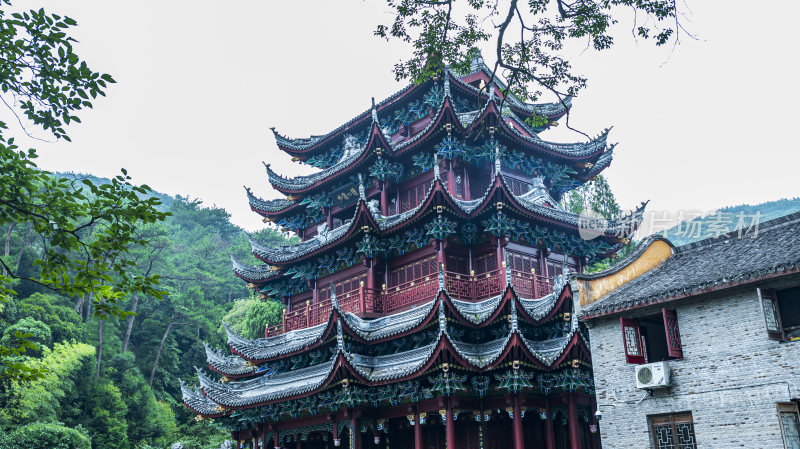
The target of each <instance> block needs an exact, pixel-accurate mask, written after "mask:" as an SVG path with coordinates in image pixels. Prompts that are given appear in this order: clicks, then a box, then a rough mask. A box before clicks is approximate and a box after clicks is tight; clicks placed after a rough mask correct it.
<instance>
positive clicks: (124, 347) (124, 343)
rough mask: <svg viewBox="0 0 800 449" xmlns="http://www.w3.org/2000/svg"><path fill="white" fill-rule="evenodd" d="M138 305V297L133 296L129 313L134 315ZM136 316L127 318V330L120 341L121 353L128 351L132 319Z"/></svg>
mask: <svg viewBox="0 0 800 449" xmlns="http://www.w3.org/2000/svg"><path fill="white" fill-rule="evenodd" d="M137 304H139V295H133V304H131V312H133V313H136V305H137ZM134 318H136V315H131V316H129V317H128V329H126V330H125V339H124V340H123V341H122V353H123V354H125V351H127V350H128V341H130V338H131V330H132V329H133V319H134Z"/></svg>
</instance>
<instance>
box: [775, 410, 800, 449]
mask: <svg viewBox="0 0 800 449" xmlns="http://www.w3.org/2000/svg"><path fill="white" fill-rule="evenodd" d="M778 416H779V417H780V421H781V435H783V445H784V446H785V447H786V449H800V414H798V411H797V404H795V403H791V402H790V403H786V404H778Z"/></svg>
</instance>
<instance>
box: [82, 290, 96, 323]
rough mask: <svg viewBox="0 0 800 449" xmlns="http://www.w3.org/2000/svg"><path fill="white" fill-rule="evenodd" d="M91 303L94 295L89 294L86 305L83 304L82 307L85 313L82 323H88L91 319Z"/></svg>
mask: <svg viewBox="0 0 800 449" xmlns="http://www.w3.org/2000/svg"><path fill="white" fill-rule="evenodd" d="M93 301H94V294H93V293H89V298H88V299H87V301H86V304H84V306H85V307H84V309H85V312H84V314H83V315H84V316H83V321H84V322H88V321H89V318H91V315H90V313H91V311H92V302H93Z"/></svg>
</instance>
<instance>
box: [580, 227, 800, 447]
mask: <svg viewBox="0 0 800 449" xmlns="http://www.w3.org/2000/svg"><path fill="white" fill-rule="evenodd" d="M744 234H746V235H744ZM573 287H577V290H579V291H580V295H579V296H578V295H577V294H576V297H579V300H578V301H576V303H579V307H580V308H581V309H582V311H581V312H580V314H581V317H582V319H583V321H584V322H585V323H586V324H587V326H588V329H589V336H590V342H591V352H592V362H593V363H592V364H593V369H594V379H595V386H596V395H597V396H596V398H597V403H598V407H599V410H600V412H601V413H602V420H601V422H600V425H599V427H600V433H601V439H602V444H603V447H604V448H627V447H635V448H650V447H652V448H656V449H673V448H675V449H693V448H696V447H702V448H734V447H747V448H765V449H766V448H774V449H779V448H789V449H795V448H800V437H798V433H799V431H798V429H799V428H800V425H799V424H798V411H797V410H798V408H797V404H798V401H800V341H797V340H800V214H793V215H789V216H786V217H782V218H779V219H776V220H772V221H769V222H766V223H762V224H761V226H760V227H759V229H757V232H756V230H755V229H751V230H749V232H747V233H740V234H739V235H735V234H734V235H728V236H722V237H720V238H715V239H708V240H704V241H700V242H697V243H692V244H689V245H685V246H681V247H677V248H676V247H673V246H672V244H671V243H670V242H669V241H668V240H666V239H663V238H659V237H653V238H649V239H647V240H646V241H644V242H642V243H641V244H640V245H639V246H638V247H637V249H636V251H635V252H634V253H633V254H631V255H630V256H628V257H627V258H626V260H624V261H622V262H621V263H620V264H618V265H617V266H615V267H613V268H612V269H609V270H606V271H604V272H600V273H596V274H584V275H578V276H577V279H576V280H575V281H574V283H573ZM577 306H578V305H577V304H576V307H577ZM662 361H664V362H665V366H666V373H667V374H668V375H669V376H668V377H665V381H666V382H664V383H666V384H668V385H669V386H668V387H658V388H648V389H642V388H637V381H638V382H639V383H640V384H641V383H642V381H643V380H644V381H645V382H647V381H650V382H651V383H652V384H658V383H659V380H660V378H651V377H648V374H653V373H655V374H656V375H657V374H658V371H657V369H658V366H656V367H654V368H653V369H652V370H648V372H647V373H644V377H642V375H640V370H641V369H642V367H644V366H645V364H649V363H656V364H657V365H658V364H659V363H658V362H662ZM637 367H638V369H637ZM637 376H639V378H637Z"/></svg>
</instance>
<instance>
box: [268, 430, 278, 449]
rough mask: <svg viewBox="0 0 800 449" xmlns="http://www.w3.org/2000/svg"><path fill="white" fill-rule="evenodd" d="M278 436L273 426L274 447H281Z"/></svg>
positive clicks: (276, 448)
mask: <svg viewBox="0 0 800 449" xmlns="http://www.w3.org/2000/svg"><path fill="white" fill-rule="evenodd" d="M278 436H279V434H278V428H277V427H275V437H274V440H273V442H272V444H273V445H274V446H275V449H281V442H280V441H279V440H278ZM264 449H266V448H264Z"/></svg>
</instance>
